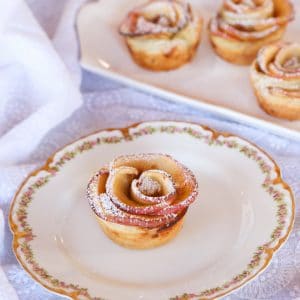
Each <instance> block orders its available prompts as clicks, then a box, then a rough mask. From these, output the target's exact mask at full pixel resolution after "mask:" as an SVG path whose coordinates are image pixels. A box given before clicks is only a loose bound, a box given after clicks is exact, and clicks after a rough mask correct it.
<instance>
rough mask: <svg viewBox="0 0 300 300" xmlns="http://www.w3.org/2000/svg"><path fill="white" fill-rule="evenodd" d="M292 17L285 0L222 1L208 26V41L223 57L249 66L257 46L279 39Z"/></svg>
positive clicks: (292, 12)
mask: <svg viewBox="0 0 300 300" xmlns="http://www.w3.org/2000/svg"><path fill="white" fill-rule="evenodd" d="M293 16H294V11H293V6H292V5H291V3H290V2H289V1H288V0H249V1H245V0H224V1H223V5H222V7H221V9H220V11H219V12H218V14H217V16H216V17H214V18H212V19H211V21H210V23H209V26H208V30H209V35H210V40H211V44H212V46H213V48H214V50H215V52H216V53H217V54H218V55H219V56H220V57H222V58H223V59H225V60H227V61H229V62H231V63H235V64H241V65H249V64H251V63H252V61H253V60H254V59H255V57H256V55H257V52H258V51H259V49H260V48H261V47H263V46H265V45H268V44H270V43H274V42H277V41H279V40H280V39H281V37H282V35H283V34H284V32H285V29H286V26H287V24H288V22H289V21H291V20H292V19H293Z"/></svg>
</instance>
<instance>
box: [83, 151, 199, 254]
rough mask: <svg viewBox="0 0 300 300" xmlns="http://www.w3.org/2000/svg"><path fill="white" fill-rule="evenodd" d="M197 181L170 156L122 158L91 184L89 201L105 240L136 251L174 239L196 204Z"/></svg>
mask: <svg viewBox="0 0 300 300" xmlns="http://www.w3.org/2000/svg"><path fill="white" fill-rule="evenodd" d="M197 189H198V186H197V182H196V179H195V176H194V175H193V174H192V172H191V171H190V170H189V169H187V168H186V167H185V166H183V165H182V164H180V163H179V162H178V161H176V160H174V159H173V158H171V157H170V156H168V155H163V154H138V155H127V156H120V157H117V158H116V159H114V160H113V161H112V162H111V163H110V164H109V166H108V167H103V168H102V169H100V170H99V171H98V172H97V173H96V174H95V175H94V176H93V177H92V178H91V180H90V182H89V184H88V187H87V198H88V201H89V204H90V206H91V208H92V210H93V212H94V213H95V216H96V218H97V220H98V222H99V224H100V226H101V227H102V229H103V231H104V232H105V233H106V235H107V236H108V237H109V238H110V239H111V240H113V241H114V242H116V243H118V244H120V245H122V246H124V247H127V248H135V249H145V248H152V247H156V246H159V245H161V244H164V243H166V242H168V241H169V240H171V239H172V238H174V237H175V235H176V234H177V233H178V232H179V230H180V229H181V227H182V223H183V219H184V216H185V214H186V211H187V209H188V207H189V205H190V204H191V203H192V202H193V201H194V200H195V199H196V197H197V194H198V191H197Z"/></svg>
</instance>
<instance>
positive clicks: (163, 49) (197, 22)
mask: <svg viewBox="0 0 300 300" xmlns="http://www.w3.org/2000/svg"><path fill="white" fill-rule="evenodd" d="M152 2H153V1H152ZM152 2H149V4H151V3H152ZM159 2H161V3H166V4H167V5H172V1H159ZM174 3H180V1H178V0H177V1H174ZM145 6H147V4H146V5H145ZM189 9H190V8H189ZM188 13H191V11H188ZM202 25H203V21H202V19H201V18H199V17H197V16H191V18H190V19H188V20H187V22H186V24H185V25H184V26H183V27H182V28H181V27H179V28H178V30H177V31H176V32H172V33H170V32H156V33H149V32H147V33H146V34H136V35H135V34H124V38H125V41H126V45H127V47H128V49H129V51H130V54H131V56H132V58H133V59H134V61H135V62H136V63H137V64H138V65H140V66H141V67H143V68H146V69H149V70H152V71H168V70H172V69H176V68H178V67H180V66H182V65H183V64H185V63H187V62H189V61H190V60H191V59H192V58H193V57H194V55H195V53H196V50H197V48H198V45H199V43H200V41H201V32H202V27H203V26H202ZM121 28H122V27H121Z"/></svg>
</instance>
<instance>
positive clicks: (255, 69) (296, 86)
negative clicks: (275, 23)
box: [250, 43, 300, 120]
mask: <svg viewBox="0 0 300 300" xmlns="http://www.w3.org/2000/svg"><path fill="white" fill-rule="evenodd" d="M250 75H251V82H252V85H253V87H254V90H255V93H256V96H257V99H258V101H259V104H260V105H261V107H262V108H263V109H264V110H265V111H266V112H267V113H269V114H270V115H273V116H276V117H279V118H285V119H289V120H299V119H300V44H296V43H279V44H272V45H269V46H266V47H264V48H262V49H261V50H260V51H259V53H258V56H257V59H256V60H255V61H254V62H253V64H252V66H251V71H250Z"/></svg>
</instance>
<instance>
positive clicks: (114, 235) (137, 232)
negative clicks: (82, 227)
mask: <svg viewBox="0 0 300 300" xmlns="http://www.w3.org/2000/svg"><path fill="white" fill-rule="evenodd" d="M97 220H98V223H99V225H100V226H101V228H102V230H103V231H104V233H105V234H106V235H107V236H108V237H109V238H110V239H111V240H112V241H113V242H115V243H117V244H119V245H120V246H123V247H125V248H129V249H150V248H154V247H157V246H161V245H164V244H166V243H168V242H169V241H171V240H172V239H174V238H175V237H176V235H177V234H178V233H179V231H180V230H181V228H182V225H183V221H184V214H183V215H182V216H181V217H180V218H179V219H178V220H176V222H174V223H173V224H170V225H168V226H161V227H160V228H151V229H148V228H142V227H138V226H127V225H122V224H117V223H112V222H108V221H104V220H103V219H101V218H99V217H97Z"/></svg>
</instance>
